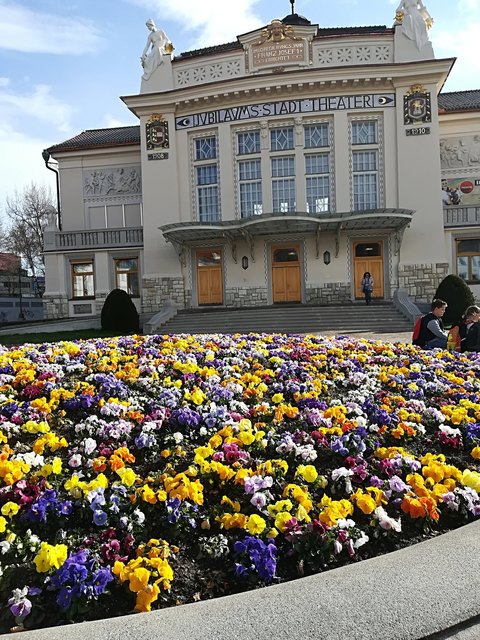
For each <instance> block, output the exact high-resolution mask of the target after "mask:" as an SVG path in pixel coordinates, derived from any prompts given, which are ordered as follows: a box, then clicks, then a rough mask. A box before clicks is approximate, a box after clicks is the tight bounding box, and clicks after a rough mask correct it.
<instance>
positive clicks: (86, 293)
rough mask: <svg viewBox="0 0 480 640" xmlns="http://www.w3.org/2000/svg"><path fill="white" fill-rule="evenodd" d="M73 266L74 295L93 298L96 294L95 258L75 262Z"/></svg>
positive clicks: (75, 296)
mask: <svg viewBox="0 0 480 640" xmlns="http://www.w3.org/2000/svg"><path fill="white" fill-rule="evenodd" d="M71 267H72V295H73V297H74V298H93V297H94V296H95V286H94V281H93V275H94V272H93V260H91V261H88V262H74V263H72V265H71Z"/></svg>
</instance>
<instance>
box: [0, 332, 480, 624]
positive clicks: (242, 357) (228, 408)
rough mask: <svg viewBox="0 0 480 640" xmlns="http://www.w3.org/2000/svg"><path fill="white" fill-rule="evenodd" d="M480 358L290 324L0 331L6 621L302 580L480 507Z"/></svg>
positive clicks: (129, 607)
mask: <svg viewBox="0 0 480 640" xmlns="http://www.w3.org/2000/svg"><path fill="white" fill-rule="evenodd" d="M479 371H480V357H478V355H477V354H469V355H460V354H451V353H447V352H442V351H433V352H425V351H421V350H419V349H417V348H416V347H413V346H410V345H400V344H396V345H392V344H382V343H378V342H376V343H372V342H368V341H365V340H358V341H357V340H352V339H349V338H345V337H341V338H338V339H336V340H335V339H328V338H317V337H314V336H307V337H301V336H285V335H258V334H250V335H236V336H226V335H225V336H223V335H207V336H147V337H141V336H133V337H132V336H130V337H125V338H118V339H113V338H112V339H98V340H91V341H79V342H61V343H53V344H43V345H31V344H30V345H24V346H23V347H21V348H14V349H10V350H8V349H6V348H3V347H0V446H1V447H2V449H1V454H0V512H1V516H0V532H1V539H2V541H1V542H0V562H1V564H0V568H1V569H0V570H1V578H0V604H1V612H2V613H1V614H0V616H1V618H0V619H1V623H0V632H1V631H7V630H8V629H10V628H13V627H16V628H22V627H25V628H38V627H42V626H49V625H56V624H64V623H67V622H70V621H80V620H87V619H95V618H101V617H109V616H116V615H121V614H124V613H128V612H131V611H134V610H135V611H149V610H150V609H152V608H160V607H165V606H170V605H174V604H179V603H184V602H193V601H196V600H200V599H205V598H211V597H216V596H219V595H224V594H228V593H234V592H238V591H241V590H245V589H249V588H254V587H257V586H263V585H267V584H272V583H275V582H281V581H284V580H289V579H293V578H296V577H299V576H302V575H307V574H311V573H315V572H320V571H324V570H327V569H330V568H333V567H335V566H339V565H341V564H345V563H349V562H356V561H358V560H361V559H363V558H368V557H372V556H374V555H377V554H379V553H385V552H388V551H391V550H393V549H396V548H399V547H401V546H405V545H408V544H412V543H413V542H416V541H418V540H421V539H423V538H425V537H427V536H432V535H437V534H438V533H441V532H443V531H446V530H448V529H452V528H455V527H457V526H460V525H462V524H465V523H467V522H470V521H472V520H473V519H475V518H477V517H479V516H480V498H479V492H480V472H479V462H478V461H479V459H480V379H479Z"/></svg>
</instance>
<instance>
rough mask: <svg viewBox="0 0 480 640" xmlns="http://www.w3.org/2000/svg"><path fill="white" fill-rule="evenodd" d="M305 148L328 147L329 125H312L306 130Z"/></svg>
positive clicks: (324, 123)
mask: <svg viewBox="0 0 480 640" xmlns="http://www.w3.org/2000/svg"><path fill="white" fill-rule="evenodd" d="M304 136H305V148H306V149H318V148H319V147H328V146H329V144H328V123H326V122H323V123H321V124H315V125H310V126H307V127H305V128H304Z"/></svg>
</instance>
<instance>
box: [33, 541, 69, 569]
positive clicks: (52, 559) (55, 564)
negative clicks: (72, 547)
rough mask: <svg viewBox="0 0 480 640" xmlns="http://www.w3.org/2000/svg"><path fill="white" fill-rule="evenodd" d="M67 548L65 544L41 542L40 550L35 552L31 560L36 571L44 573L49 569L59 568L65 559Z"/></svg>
mask: <svg viewBox="0 0 480 640" xmlns="http://www.w3.org/2000/svg"><path fill="white" fill-rule="evenodd" d="M67 553H68V548H67V545H65V544H56V545H51V544H48V543H47V542H42V543H41V545H40V551H39V552H38V553H37V555H36V556H35V558H34V559H33V562H34V563H35V567H36V569H37V572H38V573H46V572H47V571H50V569H60V567H61V566H62V564H63V563H64V562H65V560H66V559H67Z"/></svg>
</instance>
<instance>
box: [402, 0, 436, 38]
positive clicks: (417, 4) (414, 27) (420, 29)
mask: <svg viewBox="0 0 480 640" xmlns="http://www.w3.org/2000/svg"><path fill="white" fill-rule="evenodd" d="M395 24H396V25H402V27H403V32H404V34H405V35H406V36H407V38H409V39H410V40H413V42H415V44H416V46H417V49H418V50H419V51H421V49H423V47H424V46H425V45H426V44H427V42H429V39H428V33H427V30H428V29H430V27H431V26H432V25H433V18H432V16H431V15H430V14H429V12H428V10H427V7H426V6H425V5H424V4H423V1H422V0H401V2H400V4H399V5H398V7H397V11H396V15H395Z"/></svg>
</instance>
